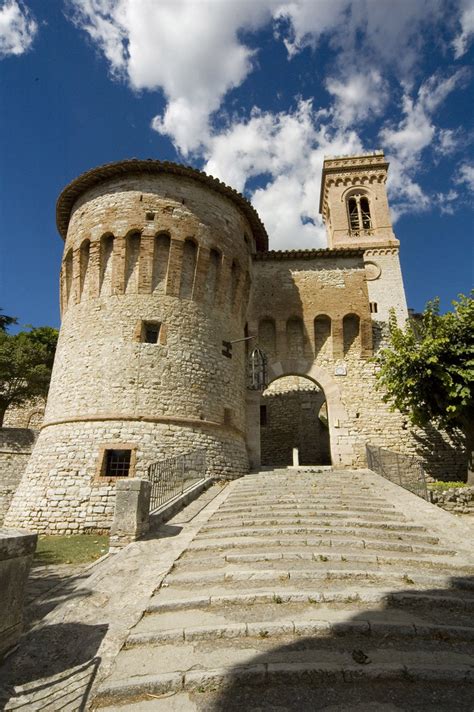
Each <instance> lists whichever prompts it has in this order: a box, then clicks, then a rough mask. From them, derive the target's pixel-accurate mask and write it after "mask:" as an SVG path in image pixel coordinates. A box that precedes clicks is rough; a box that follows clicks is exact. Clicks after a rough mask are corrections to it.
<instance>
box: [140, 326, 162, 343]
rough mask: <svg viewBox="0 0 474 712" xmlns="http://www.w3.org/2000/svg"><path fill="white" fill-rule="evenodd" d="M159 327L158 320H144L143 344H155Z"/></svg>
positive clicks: (158, 334)
mask: <svg viewBox="0 0 474 712" xmlns="http://www.w3.org/2000/svg"><path fill="white" fill-rule="evenodd" d="M160 328H161V324H160V322H159V321H144V322H143V325H142V341H143V342H144V343H145V344H157V343H158V340H159V338H160Z"/></svg>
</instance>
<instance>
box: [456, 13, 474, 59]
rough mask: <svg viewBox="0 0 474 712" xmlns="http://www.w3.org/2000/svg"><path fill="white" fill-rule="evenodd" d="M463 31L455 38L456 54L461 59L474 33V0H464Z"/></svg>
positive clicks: (461, 19)
mask: <svg viewBox="0 0 474 712" xmlns="http://www.w3.org/2000/svg"><path fill="white" fill-rule="evenodd" d="M460 23H461V32H460V33H459V34H458V35H457V36H456V37H455V39H454V40H453V48H454V56H455V58H456V59H459V58H460V57H462V56H463V54H465V53H466V52H467V49H468V47H469V42H470V41H471V39H472V36H473V35H474V0H464V1H463V2H462V7H461V17H460Z"/></svg>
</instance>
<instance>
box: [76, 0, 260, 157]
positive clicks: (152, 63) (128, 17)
mask: <svg viewBox="0 0 474 712" xmlns="http://www.w3.org/2000/svg"><path fill="white" fill-rule="evenodd" d="M269 5H270V3H268V2H257V3H243V2H232V1H231V2H213V0H200V2H196V1H195V0H181V2H156V0H72V3H71V7H72V9H73V19H74V21H75V23H76V24H77V25H78V26H80V27H81V28H82V29H84V30H85V31H86V32H87V33H88V34H89V36H90V37H91V39H92V40H93V41H94V42H95V43H96V44H97V45H98V47H99V48H100V49H101V51H102V52H103V53H104V55H105V56H106V58H107V60H108V61H109V64H110V68H111V70H112V72H113V73H114V74H115V75H118V76H123V77H125V78H126V79H127V81H128V82H129V84H130V86H131V87H132V88H133V89H136V90H143V89H145V90H156V89H161V90H162V91H163V92H164V95H165V98H166V100H167V105H166V108H165V111H164V113H163V114H162V115H160V116H157V117H155V118H154V119H153V122H152V126H153V128H154V129H156V130H157V131H159V132H160V133H162V134H165V135H168V136H170V138H171V139H172V140H173V142H174V143H175V146H176V148H177V149H178V150H179V151H180V152H181V153H182V154H183V155H187V154H188V153H189V152H191V151H195V150H197V149H198V148H199V147H200V146H201V145H202V143H203V141H205V140H206V138H207V135H208V133H209V116H210V115H211V114H212V113H213V112H214V111H216V110H217V109H218V108H219V106H220V104H221V102H222V99H223V97H224V96H225V94H226V93H227V92H228V91H229V90H230V89H232V88H233V87H237V86H239V85H240V84H241V83H242V82H243V81H244V79H245V78H246V76H247V75H248V74H249V72H250V71H251V70H252V66H253V58H254V52H253V50H252V49H251V48H249V47H248V46H246V45H245V44H243V43H242V42H241V41H240V40H239V37H238V33H239V32H241V31H243V30H248V31H255V30H256V29H258V28H259V27H261V26H262V25H263V24H265V23H266V22H268V21H269V20H270V18H271V15H270V9H269Z"/></svg>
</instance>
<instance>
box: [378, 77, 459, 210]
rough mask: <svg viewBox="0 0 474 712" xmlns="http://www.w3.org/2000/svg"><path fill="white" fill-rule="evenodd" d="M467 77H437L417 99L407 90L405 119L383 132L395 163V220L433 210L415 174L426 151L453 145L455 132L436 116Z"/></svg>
mask: <svg viewBox="0 0 474 712" xmlns="http://www.w3.org/2000/svg"><path fill="white" fill-rule="evenodd" d="M465 76H466V72H465V70H463V69H460V70H458V71H457V72H455V73H454V74H452V75H451V76H449V77H445V78H442V77H440V76H438V75H433V76H431V77H429V78H428V79H427V80H426V81H425V82H424V83H423V84H422V85H421V86H420V88H419V90H418V93H417V95H416V97H415V98H412V97H411V96H410V95H409V93H408V92H407V91H406V92H405V94H404V96H403V100H402V111H403V114H404V116H403V118H402V119H401V121H399V123H398V124H396V125H385V126H384V127H383V128H382V130H381V131H380V134H379V136H380V144H381V145H382V146H384V147H385V148H386V149H388V152H389V160H390V161H391V170H390V178H389V183H388V188H389V194H390V195H391V197H393V201H392V203H393V209H392V213H393V216H394V218H397V217H399V216H400V215H402V214H403V213H405V212H408V211H413V210H426V209H427V208H428V207H429V205H430V201H429V198H428V196H427V195H426V194H425V192H424V191H423V190H422V188H421V187H420V185H419V184H418V183H417V182H416V181H415V180H414V174H415V173H416V171H417V169H418V168H419V166H420V161H421V157H422V154H423V151H425V149H427V148H428V147H430V146H432V147H433V148H435V149H438V148H439V146H440V145H441V146H442V145H443V141H444V145H445V148H447V146H448V145H449V143H450V142H451V144H452V141H453V132H449V131H448V132H447V131H443V130H439V129H438V128H437V126H436V124H435V122H434V119H433V114H434V113H435V111H436V110H437V109H438V108H439V107H440V105H441V104H442V103H443V102H444V101H445V99H446V98H447V96H448V95H449V93H450V92H452V91H453V90H454V89H455V88H456V87H457V86H459V84H460V83H461V82H462V81H463V80H464V78H465Z"/></svg>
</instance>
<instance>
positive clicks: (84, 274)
mask: <svg viewBox="0 0 474 712" xmlns="http://www.w3.org/2000/svg"><path fill="white" fill-rule="evenodd" d="M90 250H91V243H90V242H89V240H84V242H83V243H82V245H81V250H80V255H79V259H80V269H81V299H82V297H87V294H88V290H89V257H90Z"/></svg>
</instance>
